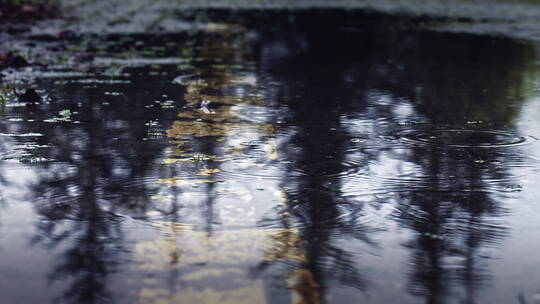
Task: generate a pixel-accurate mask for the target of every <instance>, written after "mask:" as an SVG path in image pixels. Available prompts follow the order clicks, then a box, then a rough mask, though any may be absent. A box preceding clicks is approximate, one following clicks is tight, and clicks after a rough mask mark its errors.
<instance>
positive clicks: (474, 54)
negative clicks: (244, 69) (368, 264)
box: [260, 13, 534, 303]
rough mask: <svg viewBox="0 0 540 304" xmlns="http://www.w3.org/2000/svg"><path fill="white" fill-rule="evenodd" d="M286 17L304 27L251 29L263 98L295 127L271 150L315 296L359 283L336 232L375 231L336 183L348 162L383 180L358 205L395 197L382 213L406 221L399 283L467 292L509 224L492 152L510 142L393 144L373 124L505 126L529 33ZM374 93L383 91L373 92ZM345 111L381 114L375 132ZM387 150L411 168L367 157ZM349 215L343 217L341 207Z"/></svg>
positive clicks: (444, 294)
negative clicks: (503, 35)
mask: <svg viewBox="0 0 540 304" xmlns="http://www.w3.org/2000/svg"><path fill="white" fill-rule="evenodd" d="M306 15H309V14H308V13H306ZM306 19H309V18H308V17H306ZM296 21H297V22H298V24H302V25H303V27H301V26H299V28H296V30H297V31H296V32H294V34H290V36H288V35H287V34H283V33H276V32H272V31H270V33H269V34H268V36H264V38H262V39H261V40H263V41H264V42H262V45H264V47H261V48H260V49H261V51H260V58H261V63H260V65H261V69H262V70H263V71H264V72H265V73H267V74H268V75H265V77H267V78H268V79H269V80H268V81H267V83H268V86H267V88H266V89H267V92H269V94H271V95H272V96H274V99H273V100H272V101H273V102H275V103H276V104H279V105H284V106H286V108H287V111H284V113H286V114H284V115H282V116H280V117H278V118H276V120H278V121H285V122H291V125H292V126H294V127H288V126H287V125H284V126H283V131H282V132H281V134H282V137H283V138H282V139H281V142H283V144H282V145H281V146H280V152H281V159H282V160H283V161H284V162H287V163H288V164H289V165H287V172H288V174H287V175H286V176H284V177H283V183H282V187H283V188H285V189H286V192H287V199H288V201H287V207H286V211H287V212H289V213H290V214H291V215H290V217H291V219H290V220H289V222H287V223H282V225H283V226H285V227H288V226H293V225H297V226H298V227H299V231H300V238H301V239H302V240H303V243H302V244H304V250H305V252H306V257H307V259H306V260H307V262H306V265H305V266H304V267H306V268H307V269H309V270H310V272H311V273H312V274H313V279H314V281H315V282H316V283H317V286H318V288H317V292H318V293H320V295H321V300H323V301H324V298H325V297H324V290H325V288H326V287H328V286H332V285H334V286H335V284H338V285H351V286H354V287H356V288H359V289H361V290H364V289H365V287H366V284H365V281H366V280H365V279H364V278H362V275H361V274H360V273H359V272H358V271H357V270H355V267H356V265H357V264H358V261H356V260H354V258H353V256H352V255H351V254H349V253H347V251H346V249H345V248H346V246H343V245H337V247H336V246H335V245H333V243H334V242H333V241H334V240H336V239H339V238H351V239H352V238H358V239H360V240H362V241H363V242H365V243H368V244H371V245H374V244H376V243H377V234H373V233H370V232H371V230H373V229H374V228H375V227H370V226H369V225H361V224H359V218H361V217H359V215H360V214H361V213H362V207H363V206H364V205H363V204H364V203H365V199H364V200H363V201H362V200H361V201H355V200H354V197H355V194H354V193H347V191H351V188H350V187H349V188H346V189H344V188H345V186H346V185H347V184H354V185H359V186H361V185H362V184H361V183H359V182H357V181H354V179H355V178H354V176H348V172H350V169H351V166H352V165H354V167H355V171H354V172H365V176H366V177H370V178H371V179H372V180H374V181H373V182H372V183H373V184H377V183H378V182H379V181H380V182H381V185H377V186H376V188H375V190H376V191H375V192H374V193H378V192H377V191H382V192H383V193H380V194H373V196H372V197H374V198H373V201H371V202H368V204H374V205H378V204H381V203H383V204H384V203H385V202H395V211H394V213H393V215H392V218H393V219H394V220H395V221H397V222H398V223H399V224H400V225H402V226H403V227H407V228H409V229H410V230H411V231H413V232H414V234H413V235H414V237H413V238H412V239H410V240H409V241H407V242H406V243H404V244H403V245H404V247H405V248H407V250H408V251H409V252H410V258H409V259H408V261H407V265H410V266H408V268H409V272H408V273H409V283H408V290H409V291H410V293H411V294H413V295H416V296H421V297H423V298H425V302H426V303H445V302H447V301H448V300H449V299H450V298H452V297H455V295H456V292H458V290H459V288H463V293H464V294H463V295H462V296H460V297H462V298H463V299H464V303H474V302H475V298H476V294H477V293H478V292H479V290H480V287H482V286H485V285H486V284H487V282H489V279H490V269H489V264H488V263H487V262H488V259H487V258H486V257H489V256H490V254H489V252H490V250H491V249H492V248H496V246H497V245H498V244H499V243H500V242H501V241H502V240H503V238H504V236H505V235H507V233H508V232H507V230H508V228H507V227H505V225H504V224H502V222H501V220H500V219H501V217H502V216H504V214H505V212H507V210H505V208H504V207H503V206H504V195H503V194H502V192H504V191H505V189H504V185H503V184H504V181H505V180H508V178H509V174H510V173H509V172H508V171H509V170H508V168H507V167H505V166H501V165H500V164H501V163H504V162H505V159H506V158H508V157H509V155H508V154H506V153H505V152H504V151H500V150H497V149H494V150H489V149H475V148H459V147H456V148H453V147H445V146H430V145H416V146H414V145H413V146H410V147H404V146H403V145H402V144H400V142H399V137H393V138H392V136H391V138H392V140H395V142H391V141H390V142H388V141H387V142H383V141H381V136H378V135H388V134H390V135H392V134H395V133H396V129H397V130H398V131H399V129H400V127H399V125H398V124H402V123H403V122H404V121H405V122H406V125H407V126H409V127H410V128H418V132H422V131H425V130H426V129H427V130H429V129H433V128H444V127H446V128H448V126H449V125H450V126H452V127H454V128H458V129H461V128H464V129H473V130H485V129H488V130H489V129H493V128H497V127H502V126H505V127H506V128H508V127H511V126H512V125H513V122H514V120H515V118H516V116H517V114H518V110H519V105H520V104H522V103H523V101H524V100H525V98H526V97H527V96H528V95H529V94H531V83H532V82H531V76H532V75H533V70H534V67H533V63H534V52H533V49H532V46H531V45H528V44H521V43H514V42H510V41H507V40H503V39H498V38H489V37H487V38H482V37H473V36H467V35H450V34H448V35H444V34H434V33H427V32H406V31H393V30H384V29H381V28H375V29H373V28H370V27H369V26H365V27H359V28H356V29H354V28H353V29H342V30H334V29H328V28H321V27H317V26H313V25H310V26H306V23H305V22H304V23H302V22H303V21H305V20H303V21H302V17H298V18H297V19H296ZM381 37H385V38H384V39H382V38H381ZM352 41H354V42H352ZM503 58H506V59H505V60H503ZM280 86H281V87H280ZM381 92H382V93H383V95H384V94H387V95H388V96H390V97H389V98H387V100H382V99H381V100H379V101H377V100H374V98H373V96H377V95H381ZM404 103H405V104H407V107H410V109H412V110H410V113H408V114H407V112H406V111H405V112H404V111H403V110H402V108H400V107H402V105H403V104H404ZM406 115H407V116H406ZM344 118H346V119H348V121H349V122H352V123H356V124H360V123H362V124H366V125H370V124H372V125H378V126H377V127H376V128H374V129H371V131H372V132H373V133H374V134H365V135H362V134H355V133H351V131H350V128H348V127H347V126H346V125H344ZM379 122H383V123H379ZM418 123H422V125H420V127H418V125H416V124H418ZM381 128H382V130H381ZM359 135H360V136H364V137H365V139H362V140H365V142H361V143H359V144H357V145H354V149H358V150H360V151H361V152H362V153H361V154H362V155H361V156H358V155H357V154H358V153H357V152H356V151H357V150H351V144H350V139H351V138H356V137H358V136H359ZM382 137H384V136H382ZM450 140H451V139H450ZM466 140H474V139H466ZM445 143H448V142H442V144H443V145H444V144H445ZM473 143H474V142H473ZM404 150H406V152H403V151H404ZM353 153H356V154H353ZM351 156H354V157H355V159H354V160H355V162H354V164H351V162H350V157H351ZM385 159H391V160H396V162H397V163H399V164H400V165H399V166H403V165H407V166H412V167H413V168H418V171H417V172H415V173H416V174H415V175H414V176H415V178H413V179H407V178H404V180H402V181H400V180H399V170H395V171H394V172H396V173H395V174H396V178H395V179H394V178H391V179H388V178H386V177H384V176H381V173H382V172H379V171H377V168H378V167H384V164H382V163H381V162H383V161H384V160H385ZM373 164H379V165H378V166H373ZM492 164H499V165H492ZM396 167H398V166H396ZM299 172H300V173H299ZM405 177H406V176H405ZM358 178H359V177H358ZM366 184H367V183H366ZM329 185H330V186H329ZM378 187H381V188H380V190H379V188H378ZM354 191H359V189H353V192H354ZM501 191H502V192H501ZM366 192H368V193H369V190H366ZM384 192H386V193H384ZM383 197H384V198H383ZM342 207H345V208H342ZM352 210H356V211H355V212H359V213H354V212H352ZM351 212H352V213H351ZM348 214H352V216H351V222H347V220H346V218H345V217H344V215H348ZM276 220H277V219H276ZM292 223H294V224H292ZM332 259H333V260H334V261H335V263H332V262H329V260H332ZM329 265H332V266H330V267H329ZM340 265H344V267H340ZM335 278H338V280H336V281H335V282H334V283H331V279H335Z"/></svg>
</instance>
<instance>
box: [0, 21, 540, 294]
mask: <svg viewBox="0 0 540 304" xmlns="http://www.w3.org/2000/svg"><path fill="white" fill-rule="evenodd" d="M312 21H313V20H308V22H300V21H299V22H298V23H294V22H292V21H291V22H292V23H287V24H285V25H284V24H276V25H275V26H273V27H256V26H253V28H252V27H250V26H238V25H232V24H222V23H208V24H205V26H204V27H203V28H200V27H199V29H198V30H193V31H188V32H185V33H175V34H173V33H169V34H138V35H137V34H130V35H127V34H126V35H120V34H118V35H109V36H83V37H79V38H77V39H74V40H71V41H64V42H62V44H67V45H68V50H69V52H71V53H70V56H69V58H67V62H66V60H59V62H57V63H56V64H55V65H52V66H49V68H48V69H46V70H40V69H39V68H33V69H31V70H25V69H21V70H18V71H17V72H13V73H10V74H6V76H5V79H4V82H5V83H10V82H11V83H19V84H20V83H21V82H27V83H28V82H29V83H30V84H31V85H32V86H33V87H34V88H37V89H38V90H37V92H38V94H40V96H41V97H42V100H40V101H38V102H34V101H33V100H27V99H25V98H23V97H20V98H16V96H14V95H11V96H10V98H9V100H8V102H7V104H6V105H5V107H4V109H3V113H2V117H1V121H0V136H1V147H0V155H1V158H2V161H1V162H0V166H1V167H0V187H1V201H0V256H1V259H0V273H1V274H2V276H0V290H1V291H2V292H1V295H0V299H1V301H0V302H2V303H540V255H539V254H537V247H538V246H539V245H540V224H539V223H540V222H539V221H538V218H540V205H539V204H538V198H539V195H540V191H539V186H540V178H539V172H540V150H539V149H538V148H539V145H540V143H539V141H538V137H540V93H539V92H540V91H539V88H540V85H539V82H538V64H537V62H538V57H537V56H538V55H537V51H536V47H535V46H534V45H533V44H531V43H529V42H524V41H512V40H505V39H501V38H493V37H482V36H467V35H460V34H443V33H433V32H426V31H411V30H398V29H395V28H392V27H390V26H389V27H382V26H367V25H362V26H356V27H355V26H332V27H328V26H326V25H324V26H316V22H312ZM310 22H312V23H310ZM36 41H37V44H38V45H45V46H47V45H49V44H51V45H54V43H56V42H55V41H49V40H48V39H47V37H36ZM87 51H88V52H90V53H91V54H92V55H95V56H94V57H93V58H92V57H90V58H89V59H88V58H86V57H85V56H87V57H88V54H87V53H85V52H87ZM53 57H54V56H53ZM85 58H86V59H85ZM61 59H62V58H61Z"/></svg>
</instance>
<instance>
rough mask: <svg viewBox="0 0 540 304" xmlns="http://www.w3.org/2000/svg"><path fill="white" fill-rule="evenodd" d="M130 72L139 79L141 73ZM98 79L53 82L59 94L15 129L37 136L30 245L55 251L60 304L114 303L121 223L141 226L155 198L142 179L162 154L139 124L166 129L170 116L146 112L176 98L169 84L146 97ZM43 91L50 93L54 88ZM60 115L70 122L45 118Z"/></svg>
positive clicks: (136, 83)
mask: <svg viewBox="0 0 540 304" xmlns="http://www.w3.org/2000/svg"><path fill="white" fill-rule="evenodd" d="M130 72H131V73H133V74H135V75H137V74H143V75H144V74H145V73H144V72H145V70H144V69H140V68H139V69H137V68H132V69H131V70H130ZM101 78H103V79H101ZM97 79H98V80H94V81H100V82H98V83H101V84H102V85H100V86H92V85H88V86H85V85H81V83H88V82H90V83H91V81H92V79H90V80H87V79H78V78H74V79H73V78H68V79H67V80H65V81H59V80H57V81H56V82H57V83H58V82H60V83H62V88H63V90H62V92H61V93H58V94H56V95H55V96H54V97H53V102H52V103H51V104H50V105H49V106H39V107H35V108H33V109H32V111H29V112H28V113H27V114H26V115H27V116H26V117H25V118H26V119H28V120H29V121H30V122H24V123H25V124H26V125H23V126H21V127H22V128H23V129H25V130H32V131H34V130H35V132H38V131H39V132H41V133H43V136H42V137H40V138H39V140H40V143H41V144H42V145H44V146H45V148H43V149H42V150H43V151H40V153H41V155H40V156H41V157H43V158H44V159H45V160H50V161H45V162H42V163H40V164H39V165H38V167H36V168H35V171H36V173H37V175H38V179H37V182H36V183H35V184H34V185H33V200H34V204H35V206H36V209H37V212H38V213H39V215H40V220H39V221H38V225H37V228H38V231H39V232H38V234H37V235H36V237H35V238H34V244H40V245H42V246H46V247H47V248H50V249H51V250H52V249H54V251H55V252H59V254H58V255H57V256H56V257H55V258H54V259H51V260H53V261H54V263H53V271H52V272H51V273H50V275H49V278H50V279H51V280H52V281H62V282H65V283H66V284H69V285H68V286H67V288H66V290H65V292H64V293H63V295H61V296H60V297H59V298H58V299H57V300H58V301H59V302H62V303H104V302H108V301H112V300H113V299H114V297H113V296H114V293H115V292H116V291H114V290H111V287H110V286H109V285H110V277H111V276H112V275H113V274H115V273H117V272H118V271H119V270H120V269H121V268H122V266H124V263H125V262H126V259H127V256H126V254H125V252H126V250H128V248H127V246H126V244H125V231H124V229H125V224H124V223H123V221H124V220H125V216H130V217H132V218H143V219H144V218H146V217H147V213H148V211H151V210H153V209H154V208H155V205H154V202H153V201H152V200H151V195H153V194H155V193H156V192H157V186H156V184H157V183H156V182H155V181H152V179H149V178H148V177H149V176H151V175H152V174H153V173H154V172H155V171H156V165H158V164H159V161H160V159H162V158H163V153H164V152H163V149H164V148H166V147H167V146H166V145H165V144H164V143H162V142H160V141H153V140H152V138H151V136H159V134H156V133H153V134H149V128H150V126H149V125H145V123H146V122H148V121H156V120H158V121H160V122H161V123H166V119H167V118H170V117H171V116H174V113H173V114H172V115H171V114H170V113H167V111H166V110H164V111H160V110H155V109H149V108H148V107H147V105H148V104H149V103H150V104H152V103H153V100H154V98H155V96H154V95H155V94H158V95H162V94H168V95H169V96H171V97H170V98H175V97H174V94H175V92H174V89H175V88H174V85H173V84H170V83H169V82H160V83H161V84H162V85H161V86H155V85H152V92H153V93H149V92H148V87H146V81H147V79H146V77H131V78H130V79H129V81H126V79H123V78H122V77H121V76H120V77H117V78H112V80H113V81H111V79H109V78H108V77H107V76H103V77H98V78H97ZM118 80H121V81H118ZM114 81H117V82H114ZM122 81H123V82H122ZM124 82H125V83H126V84H123V83H124ZM42 85H43V86H44V87H45V88H50V89H51V90H54V88H55V86H54V83H47V82H46V83H44V84H42ZM128 88H129V89H128ZM111 92H119V93H115V94H111ZM104 101H106V102H104ZM63 109H68V110H70V113H71V117H70V121H67V122H64V121H54V120H51V119H50V118H51V117H47V116H48V115H51V113H56V112H58V111H60V110H63ZM33 120H35V121H37V122H35V123H32V121H33ZM47 120H49V122H47ZM41 121H43V122H41ZM163 121H164V122H163ZM68 282H69V283H68Z"/></svg>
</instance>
